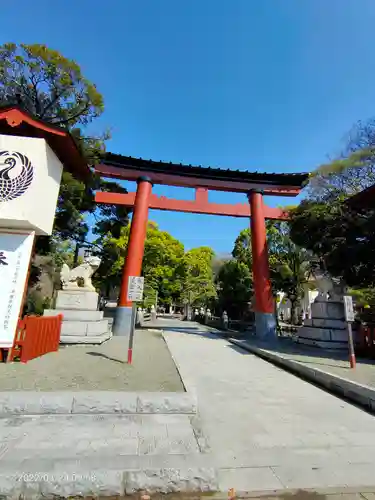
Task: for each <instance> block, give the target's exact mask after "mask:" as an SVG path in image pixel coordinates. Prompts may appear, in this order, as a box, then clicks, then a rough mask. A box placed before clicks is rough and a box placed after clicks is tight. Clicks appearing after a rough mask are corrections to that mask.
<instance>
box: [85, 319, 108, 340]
mask: <svg viewBox="0 0 375 500" xmlns="http://www.w3.org/2000/svg"><path fill="white" fill-rule="evenodd" d="M108 330H109V326H108V320H107V319H102V320H101V321H95V322H87V323H86V335H88V336H90V335H94V336H95V335H100V334H102V333H106V332H108Z"/></svg>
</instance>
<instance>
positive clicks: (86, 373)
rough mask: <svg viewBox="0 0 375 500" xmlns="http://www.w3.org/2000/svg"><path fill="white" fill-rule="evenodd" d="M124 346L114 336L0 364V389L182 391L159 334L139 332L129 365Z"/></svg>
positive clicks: (120, 340) (122, 341) (172, 362)
mask: <svg viewBox="0 0 375 500" xmlns="http://www.w3.org/2000/svg"><path fill="white" fill-rule="evenodd" d="M127 351H128V345H127V342H126V341H125V339H124V338H123V337H113V338H112V339H110V340H108V341H107V342H105V343H104V344H102V345H101V346H93V345H91V346H90V345H89V346H87V345H77V346H60V350H59V351H58V352H53V353H50V354H46V355H45V356H42V357H40V358H37V359H34V360H32V361H29V362H28V363H27V364H21V363H18V362H15V363H9V364H6V363H0V391H11V390H26V391H63V390H73V391H85V390H107V391H155V392H161V391H167V392H168V391H170V392H177V391H178V392H180V391H184V387H183V385H182V382H181V379H180V376H179V373H178V371H177V368H176V366H175V364H174V361H173V360H172V357H171V355H170V353H169V349H168V347H167V344H166V343H165V341H164V339H163V337H162V335H161V333H159V332H156V331H147V330H137V331H136V332H135V336H134V348H133V363H132V365H128V364H127V362H126V360H127Z"/></svg>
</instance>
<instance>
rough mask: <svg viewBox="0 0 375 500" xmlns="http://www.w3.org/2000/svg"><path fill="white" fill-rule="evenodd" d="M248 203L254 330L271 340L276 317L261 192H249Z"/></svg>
mask: <svg viewBox="0 0 375 500" xmlns="http://www.w3.org/2000/svg"><path fill="white" fill-rule="evenodd" d="M249 202H250V208H251V248H252V254H253V280H254V291H255V330H256V334H257V336H258V337H259V338H263V339H267V340H268V339H270V340H271V339H275V338H276V317H275V305H274V298H273V295H272V287H271V281H270V271H269V263H268V249H267V232H266V220H265V217H264V203H263V193H262V191H257V190H252V191H250V193H249Z"/></svg>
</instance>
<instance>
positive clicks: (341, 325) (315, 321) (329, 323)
mask: <svg viewBox="0 0 375 500" xmlns="http://www.w3.org/2000/svg"><path fill="white" fill-rule="evenodd" d="M310 321H311V323H310V324H311V326H315V327H318V328H334V329H338V330H346V322H345V321H344V320H340V319H324V318H312V319H311V320H310ZM305 324H306V322H305ZM306 326H308V325H306Z"/></svg>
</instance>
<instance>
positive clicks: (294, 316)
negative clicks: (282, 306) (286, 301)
mask: <svg viewBox="0 0 375 500" xmlns="http://www.w3.org/2000/svg"><path fill="white" fill-rule="evenodd" d="M297 305H298V301H297V300H291V301H290V322H291V324H292V325H297V323H298V318H297Z"/></svg>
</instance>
